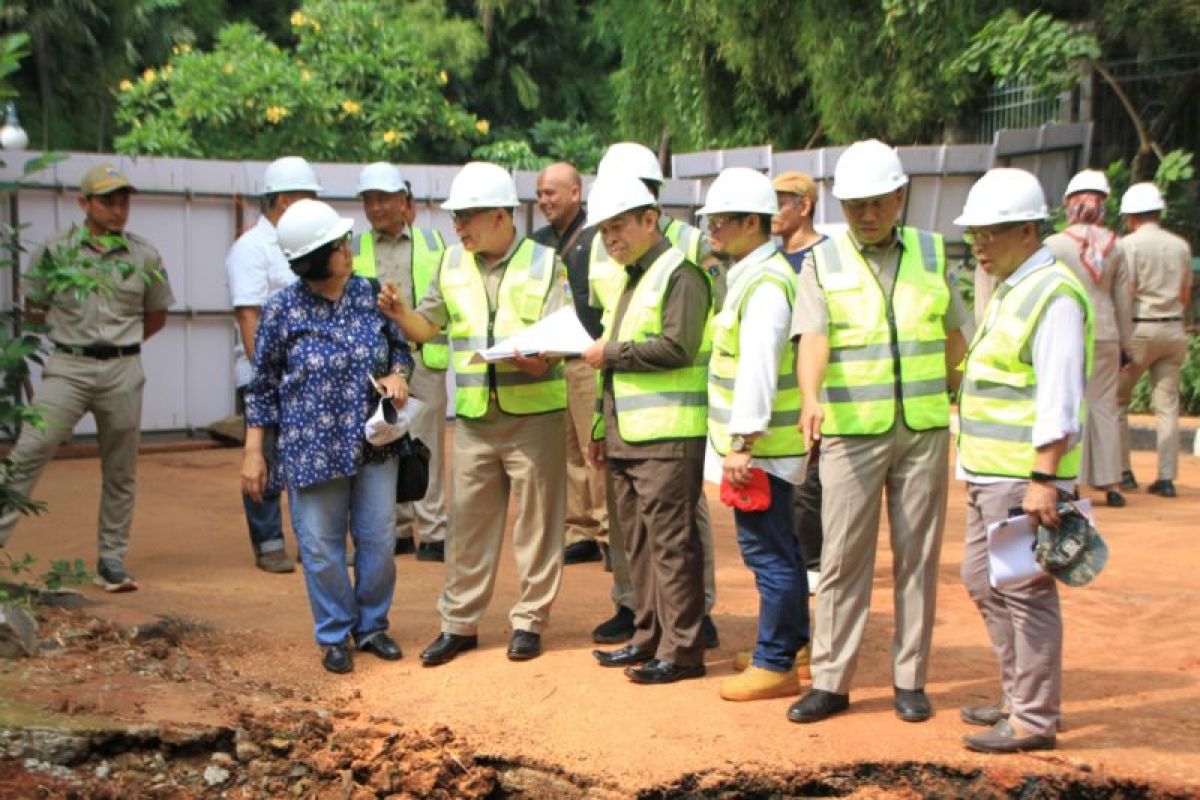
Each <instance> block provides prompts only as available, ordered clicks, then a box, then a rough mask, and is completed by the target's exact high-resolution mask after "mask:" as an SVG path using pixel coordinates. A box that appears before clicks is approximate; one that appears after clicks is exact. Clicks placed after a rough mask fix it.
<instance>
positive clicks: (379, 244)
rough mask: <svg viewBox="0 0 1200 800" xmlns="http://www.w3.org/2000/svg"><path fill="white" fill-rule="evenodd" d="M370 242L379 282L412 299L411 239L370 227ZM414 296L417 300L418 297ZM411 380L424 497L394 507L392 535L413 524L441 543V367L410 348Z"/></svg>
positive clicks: (443, 374)
mask: <svg viewBox="0 0 1200 800" xmlns="http://www.w3.org/2000/svg"><path fill="white" fill-rule="evenodd" d="M371 236H372V238H373V239H374V245H375V266H376V271H377V276H378V278H379V282H380V283H394V284H395V285H396V287H397V288H398V289H399V291H400V296H401V297H404V298H411V297H413V277H412V238H411V237H410V235H409V232H408V229H407V228H405V230H404V231H403V232H401V233H400V235H399V236H388V235H387V234H385V233H380V232H379V231H372V233H371ZM418 299H420V298H418ZM412 355H413V361H414V362H415V368H414V369H413V374H412V378H411V379H410V380H409V382H408V391H409V394H410V395H412V396H413V397H415V398H417V399H418V400H420V401H421V403H422V406H421V410H420V411H419V412H417V414H415V415H414V416H413V419H412V423H411V424H410V431H411V433H412V435H413V436H414V437H415V438H417V439H420V440H421V441H422V442H425V444H426V445H428V446H429V454H430V455H429V489H428V491H426V493H425V499H423V500H418V501H417V502H415V503H401V504H399V505H397V506H396V534H397V536H398V537H407V536H408V535H409V528H410V527H411V526H412V525H413V524H414V523H415V524H416V527H417V533H418V534H419V535H420V540H421V541H422V542H442V541H445V539H446V531H447V529H448V528H449V521H448V519H447V517H446V493H445V489H444V484H445V474H446V473H445V466H444V465H445V453H446V444H445V440H446V403H447V399H448V392H447V390H446V371H445V370H436V369H429V368H428V367H426V366H425V363H424V362H423V361H422V360H421V353H420V350H419V348H415V347H414V348H413V354H412Z"/></svg>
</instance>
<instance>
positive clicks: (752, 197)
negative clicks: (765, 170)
mask: <svg viewBox="0 0 1200 800" xmlns="http://www.w3.org/2000/svg"><path fill="white" fill-rule="evenodd" d="M726 212H730V213H743V214H769V215H771V216H775V215H776V214H778V213H779V198H778V197H776V196H775V186H774V185H773V184H772V183H771V179H770V178H768V177H767V176H766V175H763V174H762V173H761V172H759V171H758V170H753V169H750V168H749V167H729V168H728V169H723V170H721V174H720V175H718V176H717V179H716V180H715V181H713V182H712V186H709V187H708V194H707V195H706V196H705V198H704V206H703V207H702V208H701V209H700V210H699V211H697V212H696V213H697V214H723V213H726Z"/></svg>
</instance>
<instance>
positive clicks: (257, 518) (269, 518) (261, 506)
mask: <svg viewBox="0 0 1200 800" xmlns="http://www.w3.org/2000/svg"><path fill="white" fill-rule="evenodd" d="M242 507H243V508H245V509H246V525H247V526H248V527H249V528H250V544H251V545H253V546H254V554H255V555H259V556H261V555H264V554H266V553H273V552H275V551H276V550H282V549H283V512H282V511H281V510H280V508H279V493H278V492H276V493H274V494H267V493H266V492H263V496H262V502H261V503H256V502H254V500H253V499H251V497H250V495H248V494H243V495H242Z"/></svg>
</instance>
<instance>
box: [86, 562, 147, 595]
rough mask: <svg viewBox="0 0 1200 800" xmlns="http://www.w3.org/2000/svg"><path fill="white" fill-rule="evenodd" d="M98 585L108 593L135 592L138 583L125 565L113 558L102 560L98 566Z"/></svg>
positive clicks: (96, 579)
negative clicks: (126, 569)
mask: <svg viewBox="0 0 1200 800" xmlns="http://www.w3.org/2000/svg"><path fill="white" fill-rule="evenodd" d="M95 581H96V585H97V586H99V587H100V588H101V589H103V590H104V591H106V592H135V591H137V588H138V585H137V581H135V580H134V579H133V576H132V575H130V574H129V573H128V572H126V571H125V565H123V564H122V563H121V562H120V561H117V560H116V559H113V558H102V559H100V561H99V562H98V563H97V564H96V578H95Z"/></svg>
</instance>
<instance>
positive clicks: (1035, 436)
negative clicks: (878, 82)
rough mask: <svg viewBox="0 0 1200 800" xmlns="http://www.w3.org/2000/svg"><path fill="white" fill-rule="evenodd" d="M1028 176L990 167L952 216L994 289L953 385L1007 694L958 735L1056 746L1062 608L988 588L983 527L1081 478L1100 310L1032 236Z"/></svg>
mask: <svg viewBox="0 0 1200 800" xmlns="http://www.w3.org/2000/svg"><path fill="white" fill-rule="evenodd" d="M1046 216H1047V211H1046V197H1045V194H1044V193H1043V192H1042V187H1041V185H1040V184H1039V183H1038V181H1037V178H1035V177H1034V176H1033V175H1031V174H1029V173H1028V172H1025V171H1024V170H1019V169H1007V168H1002V169H993V170H990V171H988V172H987V174H985V175H984V176H983V177H982V178H980V179H979V180H978V181H977V182H976V183H975V185H974V186H973V187H971V191H970V193H969V194H968V195H967V202H966V205H965V206H964V207H963V212H962V215H961V216H959V217H958V219H956V220H955V221H954V224H956V225H960V226H962V227H965V228H966V229H967V231H966V236H965V237H964V238H966V240H967V241H968V242H969V243H970V245H971V249H972V251H973V252H974V254H975V257H976V258H977V259H978V262H979V264H980V265H981V267H982V268H983V269H984V270H986V271H987V272H988V273H989V274H990V275H992V276H993V277H994V278H995V280H996V282H997V286H996V290H995V292H994V293H993V295H992V298H991V300H990V301H989V303H988V306H987V308H986V309H985V311H984V315H983V321H982V323H981V325H980V327H979V330H978V331H977V332H976V334H975V339H974V341H973V342H972V343H971V349H970V351H969V353H968V355H967V357H966V366H965V372H964V375H963V380H962V392H961V393H960V394H959V401H958V415H959V436H958V477H959V478H960V479H962V480H965V481H966V482H967V533H966V539H965V543H964V550H963V560H962V576H963V582H964V583H965V584H966V587H967V592H968V594H970V596H971V599H972V600H974V601H975V605H976V606H978V608H979V613H980V614H981V615H982V616H983V621H984V624H985V625H986V626H987V631H988V636H989V637H990V638H991V641H992V649H993V651H994V652H995V653H996V658H997V660H998V661H999V662H1000V682H1001V689H1002V692H1003V696H1002V698H1001V699H1000V700H999V701H997V702H995V703H992V704H989V705H984V706H972V707H967V708H964V709H962V711H961V716H962V719H963V721H965V722H967V723H968V724H971V725H980V726H987V727H988V730H986V731H983V732H982V733H978V734H975V735H972V736H967V737H965V739H964V741H965V743H966V745H967V747H968V748H970V749H972V750H977V751H981V752H987V753H1012V752H1019V751H1023V750H1047V749H1050V748H1053V747H1054V746H1055V735H1056V732H1057V730H1058V722H1059V718H1060V716H1061V695H1062V641H1063V629H1062V614H1061V610H1060V608H1059V603H1058V590H1057V588H1056V584H1055V580H1054V578H1052V577H1051V576H1050V575H1049V574H1042V575H1038V576H1037V577H1034V578H1030V579H1028V580H1026V581H1024V582H1021V583H1018V584H1016V585H1012V586H1006V587H1004V588H997V587H993V586H992V585H991V580H990V577H989V558H988V539H987V527H988V525H990V524H992V523H995V522H999V521H1002V520H1004V519H1007V518H1008V517H1009V516H1010V511H1009V509H1011V508H1014V507H1017V506H1019V507H1021V508H1022V509H1023V510H1024V511H1025V513H1026V514H1029V515H1030V516H1031V517H1032V518H1033V520H1034V522H1036V523H1038V524H1044V525H1047V526H1050V527H1057V526H1058V523H1059V516H1058V496H1059V493H1060V491H1066V492H1070V491H1072V489H1073V487H1074V483H1075V480H1076V478H1077V477H1078V475H1079V464H1080V454H1081V449H1082V448H1081V446H1080V441H1081V436H1080V434H1081V429H1082V427H1083V404H1084V391H1085V389H1084V386H1085V384H1086V382H1087V374H1088V371H1089V370H1090V369H1091V364H1092V340H1093V333H1094V332H1093V324H1094V318H1095V315H1094V313H1093V310H1092V304H1091V301H1090V300H1089V299H1088V293H1087V290H1086V289H1085V288H1084V287H1083V285H1082V284H1081V283H1080V281H1079V279H1078V278H1077V277H1076V275H1075V273H1074V271H1073V270H1072V269H1071V268H1070V267H1069V266H1067V265H1066V264H1064V263H1063V262H1061V261H1059V260H1058V259H1056V258H1055V257H1054V255H1053V254H1052V253H1051V252H1050V251H1049V250H1048V249H1046V248H1045V247H1043V246H1042V244H1041V236H1040V233H1039V231H1038V227H1039V223H1040V222H1041V220H1044V219H1045V218H1046Z"/></svg>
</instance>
